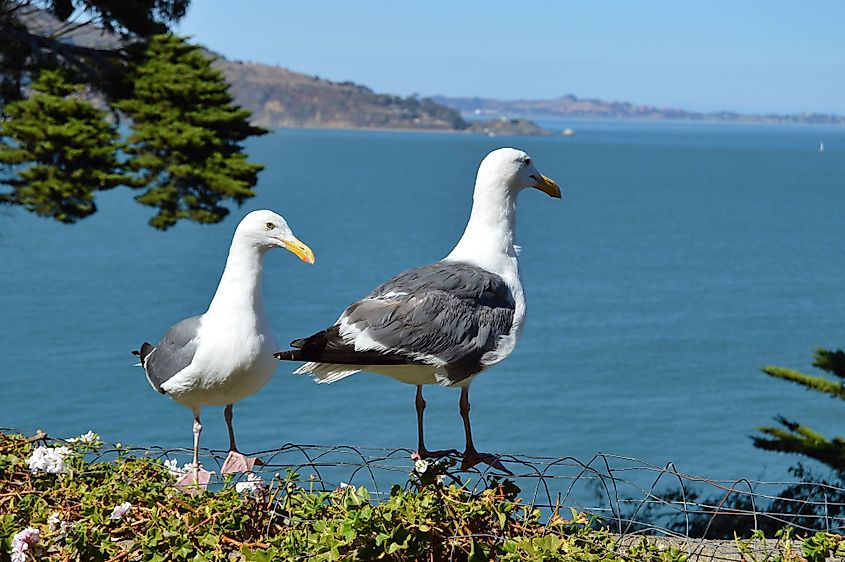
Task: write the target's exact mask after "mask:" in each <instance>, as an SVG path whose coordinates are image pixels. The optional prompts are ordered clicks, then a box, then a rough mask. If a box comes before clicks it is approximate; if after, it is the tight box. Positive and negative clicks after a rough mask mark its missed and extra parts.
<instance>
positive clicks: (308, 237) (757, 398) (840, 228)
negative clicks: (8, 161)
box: [0, 121, 845, 479]
mask: <svg viewBox="0 0 845 562" xmlns="http://www.w3.org/2000/svg"><path fill="white" fill-rule="evenodd" d="M567 125H570V126H572V124H571V123H568V124H567ZM574 128H575V130H576V133H577V136H576V137H574V138H563V137H559V136H556V137H550V138H520V137H492V138H491V137H484V136H465V135H456V134H436V133H402V132H393V133H391V132H345V131H336V132H332V131H299V130H282V131H277V132H275V133H273V134H271V135H267V136H266V137H263V138H260V139H256V140H255V141H254V142H252V143H250V144H249V146H248V149H249V152H250V154H251V156H252V158H253V160H256V161H259V162H264V163H266V164H267V168H266V170H265V171H264V172H263V173H262V175H261V179H260V183H259V185H258V187H257V193H258V196H257V197H255V198H254V199H252V200H250V201H249V202H248V203H247V204H246V205H244V206H243V207H242V208H240V209H236V210H235V211H234V212H233V213H232V215H231V216H230V217H229V218H228V219H227V220H225V221H224V222H223V223H222V224H218V225H213V226H199V225H192V224H180V225H178V226H177V227H176V228H174V229H172V230H170V231H168V232H164V233H162V232H158V231H155V230H153V229H152V228H150V227H148V226H146V224H145V223H146V220H147V219H148V217H149V215H150V212H149V211H148V210H147V209H145V208H142V207H141V206H140V205H137V204H135V203H134V202H133V201H132V200H131V194H130V193H129V192H128V190H127V189H118V190H115V191H112V192H109V193H105V194H103V195H102V196H101V197H100V200H99V206H100V212H99V213H97V214H96V215H95V216H93V217H91V218H90V219H87V220H85V221H83V222H81V223H79V224H77V225H73V226H66V225H60V224H56V223H53V222H51V221H49V220H44V219H39V218H36V217H34V216H31V215H28V214H26V213H24V212H22V211H20V210H14V209H11V210H10V209H5V210H0V342H2V352H0V380H2V387H1V388H0V427H13V428H17V429H20V430H24V431H27V432H32V431H34V430H36V429H39V428H40V429H44V430H45V431H47V432H49V433H50V434H52V435H56V436H72V435H78V434H80V433H83V432H85V431H87V430H88V429H94V430H95V431H97V432H99V433H100V434H101V435H102V436H103V438H104V439H105V440H107V441H109V442H123V443H126V444H131V445H135V446H143V447H151V446H162V447H186V446H189V445H190V443H191V415H190V412H189V410H188V409H186V408H184V407H182V406H180V405H178V404H176V403H175V402H172V401H171V400H169V399H167V398H166V397H163V396H160V395H158V394H156V393H155V392H153V391H152V390H151V389H150V387H149V385H148V383H147V381H146V380H145V378H144V376H143V373H142V371H141V370H140V369H138V368H135V367H133V364H134V363H135V360H134V359H135V358H134V357H132V356H131V355H130V354H129V352H130V350H132V349H137V347H138V345H139V344H140V343H141V342H143V341H144V340H149V341H152V342H156V341H158V338H159V337H160V336H161V335H162V334H163V333H164V332H165V331H166V330H167V329H168V328H169V327H170V326H171V325H172V324H173V323H175V322H176V321H178V320H180V319H181V318H184V317H186V316H189V315H193V314H198V313H201V312H203V311H204V310H205V307H206V306H207V305H208V302H209V300H210V298H211V296H212V294H213V292H214V289H215V287H216V284H217V281H218V279H219V275H220V273H221V271H222V268H223V264H224V261H225V258H226V252H227V250H228V244H229V241H230V238H231V235H232V232H233V229H234V227H235V225H236V224H237V221H238V220H239V218H240V217H241V216H243V215H244V214H245V213H246V212H248V211H250V210H252V209H257V208H270V209H273V210H276V211H278V212H280V213H281V214H283V215H284V216H285V217H286V218H287V220H288V222H289V224H290V225H291V227H292V229H293V230H294V232H295V233H296V234H297V236H298V237H299V238H301V239H302V240H303V241H305V242H306V243H308V244H309V245H310V246H311V247H312V248H313V250H314V251H315V253H316V256H317V262H316V265H314V266H308V265H305V264H303V263H301V262H300V261H299V260H297V259H296V258H295V256H293V255H291V254H288V253H286V252H283V251H277V252H272V253H270V254H269V255H268V256H267V258H266V262H265V270H264V298H265V303H266V305H267V308H268V310H269V314H270V318H271V321H272V323H273V327H274V330H275V332H276V334H277V337H278V340H279V341H280V342H288V341H290V340H291V339H294V338H296V337H301V336H304V335H308V334H311V333H313V332H314V331H316V330H319V329H322V328H324V327H326V326H328V325H329V324H331V323H332V322H333V321H334V320H335V319H336V318H337V316H338V314H339V313H340V312H341V310H342V309H343V308H344V307H345V306H346V305H347V304H349V303H350V302H352V301H353V300H355V299H357V298H360V297H361V296H363V295H365V294H366V293H367V292H369V291H370V289H372V288H373V287H374V286H375V285H376V284H378V283H380V282H382V281H384V280H385V279H386V278H387V277H388V276H390V275H392V274H394V273H396V272H398V271H400V270H402V269H405V268H408V267H413V266H416V265H420V264H424V263H428V262H432V261H435V260H437V259H439V258H441V257H442V256H444V255H445V254H446V253H448V252H449V250H450V249H451V248H452V246H453V244H454V243H455V242H456V241H457V239H458V237H459V236H460V234H461V232H462V231H463V227H464V225H465V221H466V218H467V216H468V213H469V208H470V203H471V194H472V185H473V181H474V176H475V171H476V168H477V165H478V162H479V161H480V160H481V158H482V157H483V156H484V155H485V154H486V153H487V152H488V151H489V150H491V149H494V148H497V147H500V146H515V147H518V148H522V149H524V150H526V151H528V152H529V153H531V154H532V156H533V157H534V159H535V162H536V163H537V166H538V168H539V169H540V170H541V171H542V172H543V173H545V174H546V175H548V176H550V177H552V178H554V179H556V180H557V181H558V183H559V184H560V185H561V187H562V189H563V192H564V197H563V200H562V201H557V200H553V199H551V198H548V197H547V196H545V195H544V194H542V193H540V192H538V191H534V190H529V191H527V192H524V193H523V194H522V195H521V196H520V202H519V209H518V232H517V238H518V242H519V244H520V245H521V246H522V254H521V256H520V266H521V270H522V277H523V282H524V285H525V290H526V295H527V299H528V319H527V325H526V329H525V332H524V334H523V337H522V340H521V341H520V343H519V345H518V346H517V349H516V351H515V352H514V353H513V355H512V356H511V357H510V358H508V360H506V361H505V362H503V363H502V364H500V365H498V366H496V367H495V368H493V369H491V370H489V371H487V372H485V373H483V374H482V375H481V376H480V377H478V379H476V382H475V383H474V385H473V387H472V392H471V395H470V397H471V402H472V407H473V409H472V417H473V429H474V436H475V440H476V444H477V445H478V447H479V449H480V450H484V451H490V452H495V453H508V454H524V455H542V456H560V457H564V456H572V457H575V458H578V459H581V460H584V461H587V460H589V459H590V458H591V457H592V456H593V455H595V454H596V453H599V452H603V453H611V454H617V455H626V456H631V457H636V458H639V459H643V460H644V461H647V462H650V463H653V464H656V465H663V464H666V463H667V462H670V461H671V462H674V463H675V465H676V467H677V468H678V469H679V470H682V471H684V472H687V473H691V474H698V475H703V476H707V477H711V478H750V479H762V478H769V479H777V478H781V477H783V476H784V475H785V474H786V469H787V467H789V466H790V465H792V464H794V463H795V462H796V461H797V460H798V459H797V458H790V457H788V456H784V455H777V454H772V453H765V452H762V451H758V450H756V449H754V448H753V447H752V445H751V440H750V438H749V436H750V435H751V434H753V432H754V428H755V427H758V426H761V425H765V424H769V423H770V422H771V421H772V418H773V417H774V416H775V415H778V414H782V415H784V416H786V417H787V418H790V419H797V420H800V421H801V422H803V423H807V424H809V425H811V426H812V427H814V428H816V429H818V430H820V431H822V432H824V433H826V434H828V435H832V434H842V433H845V431H843V429H842V424H841V420H842V419H843V418H842V413H843V408H845V406H844V405H843V404H842V403H841V402H837V401H834V400H830V399H827V398H825V397H821V396H819V395H817V394H814V393H811V392H808V391H805V390H803V389H800V388H798V387H796V386H793V385H790V384H788V383H786V382H781V381H775V380H772V379H769V378H768V377H766V376H765V375H763V374H762V373H761V372H760V370H759V368H760V367H761V366H762V365H765V364H775V365H783V366H789V367H794V368H799V369H803V370H809V369H810V361H811V353H812V351H813V349H814V348H815V347H817V346H827V347H834V348H836V347H842V346H844V345H845V321H843V320H845V291H843V281H845V130H842V129H832V128H831V129H828V128H820V127H775V126H730V125H696V124H649V123H613V122H590V121H583V122H576V123H575V124H574ZM819 142H824V144H825V147H826V150H825V152H824V153H819V152H818V144H819ZM294 367H295V365H294V364H280V365H279V369H278V371H277V373H276V375H275V377H274V379H273V380H272V381H271V382H270V383H269V384H268V385H267V386H266V387H265V388H264V389H263V390H262V391H261V392H260V393H258V394H257V395H255V396H253V397H250V398H249V399H247V400H245V401H243V402H241V403H239V404H237V405H236V407H235V424H236V431H237V434H238V441H239V445H240V446H241V448H242V449H243V450H246V451H257V450H263V449H270V448H274V447H278V446H281V445H282V444H284V443H286V442H292V443H301V444H305V443H311V444H326V445H336V444H354V445H362V446H373V447H402V446H406V447H414V446H415V444H416V425H415V412H414V406H413V403H414V388H413V387H411V386H405V385H402V384H400V383H398V382H395V381H393V380H390V379H387V378H384V377H380V376H378V375H371V374H359V375H356V376H354V377H351V378H348V379H346V380H344V381H341V382H339V383H337V384H334V385H331V386H317V385H315V384H313V383H312V382H311V381H310V380H309V379H308V378H306V377H299V376H293V375H291V374H290V373H291V372H292V370H293V369H294ZM426 400H427V401H428V405H429V407H428V409H427V411H426V429H427V444H428V445H429V446H430V447H431V448H451V447H455V448H458V449H462V447H463V431H462V426H461V420H460V417H459V414H458V392H457V391H455V390H451V389H444V388H437V387H427V389H426ZM203 422H204V426H205V430H204V432H203V445H204V446H207V447H212V448H225V447H226V445H227V439H226V431H225V425H224V421H223V416H222V409H221V408H207V409H206V410H205V411H204V412H203Z"/></svg>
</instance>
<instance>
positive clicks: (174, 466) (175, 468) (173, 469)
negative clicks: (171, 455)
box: [164, 459, 190, 480]
mask: <svg viewBox="0 0 845 562" xmlns="http://www.w3.org/2000/svg"><path fill="white" fill-rule="evenodd" d="M164 466H165V468H167V470H169V471H170V475H171V476H173V477H174V478H176V479H177V480H178V479H179V478H181V477H182V476H184V475H185V474H187V473H188V469H189V468H190V465H189V464H187V463H186V464H184V465H183V466H182V468H179V463H178V462H177V461H176V459H170V460H167V461H164Z"/></svg>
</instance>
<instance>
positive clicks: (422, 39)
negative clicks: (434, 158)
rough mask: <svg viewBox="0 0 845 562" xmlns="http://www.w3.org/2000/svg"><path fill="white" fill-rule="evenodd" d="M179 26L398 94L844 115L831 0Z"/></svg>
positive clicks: (840, 53) (252, 8) (200, 14)
mask: <svg viewBox="0 0 845 562" xmlns="http://www.w3.org/2000/svg"><path fill="white" fill-rule="evenodd" d="M177 31H178V32H179V33H182V34H185V35H190V36H192V37H194V39H195V40H196V41H198V42H200V43H203V44H205V45H206V46H208V47H209V48H211V49H212V50H214V51H216V52H218V53H221V54H223V55H224V56H226V57H228V58H232V59H239V60H245V61H254V62H262V63H268V64H279V65H281V66H285V67H288V68H291V69H293V70H297V71H300V72H304V73H307V74H312V75H318V76H320V77H324V78H329V79H331V80H335V81H340V80H352V81H355V82H358V83H361V84H365V85H367V86H369V87H371V88H373V89H374V90H376V91H377V92H385V93H393V94H400V95H408V94H411V93H418V94H421V95H432V94H444V95H450V96H482V97H496V98H502V99H514V98H529V99H539V98H550V97H557V96H560V95H563V94H567V93H572V94H575V95H577V96H580V97H597V98H602V99H606V100H614V99H615V100H622V101H631V102H634V103H643V104H651V105H657V106H665V107H682V108H685V109H692V110H704V111H710V110H718V109H728V110H735V111H741V112H779V113H795V112H801V111H814V112H822V113H840V114H845V2H842V1H839V0H827V1H822V0H800V1H799V0H794V1H791V2H787V1H780V0H732V1H723V0H717V1H707V2H704V1H702V2H695V3H693V2H685V1H677V0H676V1H643V2H635V1H622V0H618V1H605V0H583V1H580V2H574V1H559V2H555V1H551V0H549V1H545V2H543V1H539V0H536V1H535V0H520V1H515V0H512V1H509V2H503V1H498V0H493V1H486V2H480V1H466V2H461V1H459V0H452V1H449V2H446V1H439V0H429V1H427V2H403V1H401V0H396V1H388V0H378V1H358V2H341V1H333V2H329V1H282V0H278V1H274V0H241V1H239V2H224V1H223V0H193V2H192V4H191V7H190V10H189V12H188V15H187V17H186V18H185V19H184V20H183V21H182V23H181V25H180V26H179V27H178V28H177Z"/></svg>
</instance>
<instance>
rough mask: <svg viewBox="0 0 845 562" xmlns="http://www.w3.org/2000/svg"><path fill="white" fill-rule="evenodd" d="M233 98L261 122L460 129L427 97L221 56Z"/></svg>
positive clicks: (456, 118) (454, 117) (456, 117)
mask: <svg viewBox="0 0 845 562" xmlns="http://www.w3.org/2000/svg"><path fill="white" fill-rule="evenodd" d="M216 66H217V67H218V68H220V69H221V70H222V71H223V73H224V74H225V75H226V79H227V81H228V82H229V84H230V86H231V87H230V91H231V92H232V95H233V96H234V97H235V102H236V103H237V104H239V105H242V106H243V107H246V108H248V109H250V110H252V112H253V122H254V123H256V124H258V125H261V126H263V127H271V128H273V127H326V128H386V129H434V130H463V129H466V128H467V123H466V122H465V121H464V120H463V119H462V118H461V116H460V113H459V112H458V111H456V110H454V109H451V108H448V107H445V106H443V105H440V104H437V103H434V102H433V101H431V100H430V99H418V98H415V97H408V98H402V97H399V96H392V95H388V94H376V93H374V92H373V91H372V90H370V89H369V88H367V87H365V86H361V85H359V84H355V83H353V82H331V81H328V80H322V79H320V78H317V77H314V76H307V75H305V74H300V73H297V72H293V71H291V70H288V69H286V68H283V67H280V66H269V65H264V64H255V63H244V62H237V61H229V60H226V59H224V58H219V59H218V60H217V62H216Z"/></svg>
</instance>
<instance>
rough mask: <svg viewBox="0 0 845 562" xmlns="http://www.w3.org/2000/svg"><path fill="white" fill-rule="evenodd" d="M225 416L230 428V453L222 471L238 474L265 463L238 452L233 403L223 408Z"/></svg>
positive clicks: (227, 425) (227, 426)
mask: <svg viewBox="0 0 845 562" xmlns="http://www.w3.org/2000/svg"><path fill="white" fill-rule="evenodd" d="M223 417H224V418H225V419H226V428H227V429H228V430H229V454H228V455H227V456H226V460H225V462H224V463H223V468H221V469H220V472H222V473H223V474H237V473H238V472H251V471H252V468H253V467H254V466H255V465H259V466H260V465H261V464H263V463H262V462H261V461H260V460H259V459H257V458H254V457H246V456H244V455H242V454H241V453H240V452H238V447H237V445H235V429H234V428H233V427H232V405H231V404H228V405H227V406H226V408H225V409H224V410H223Z"/></svg>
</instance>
